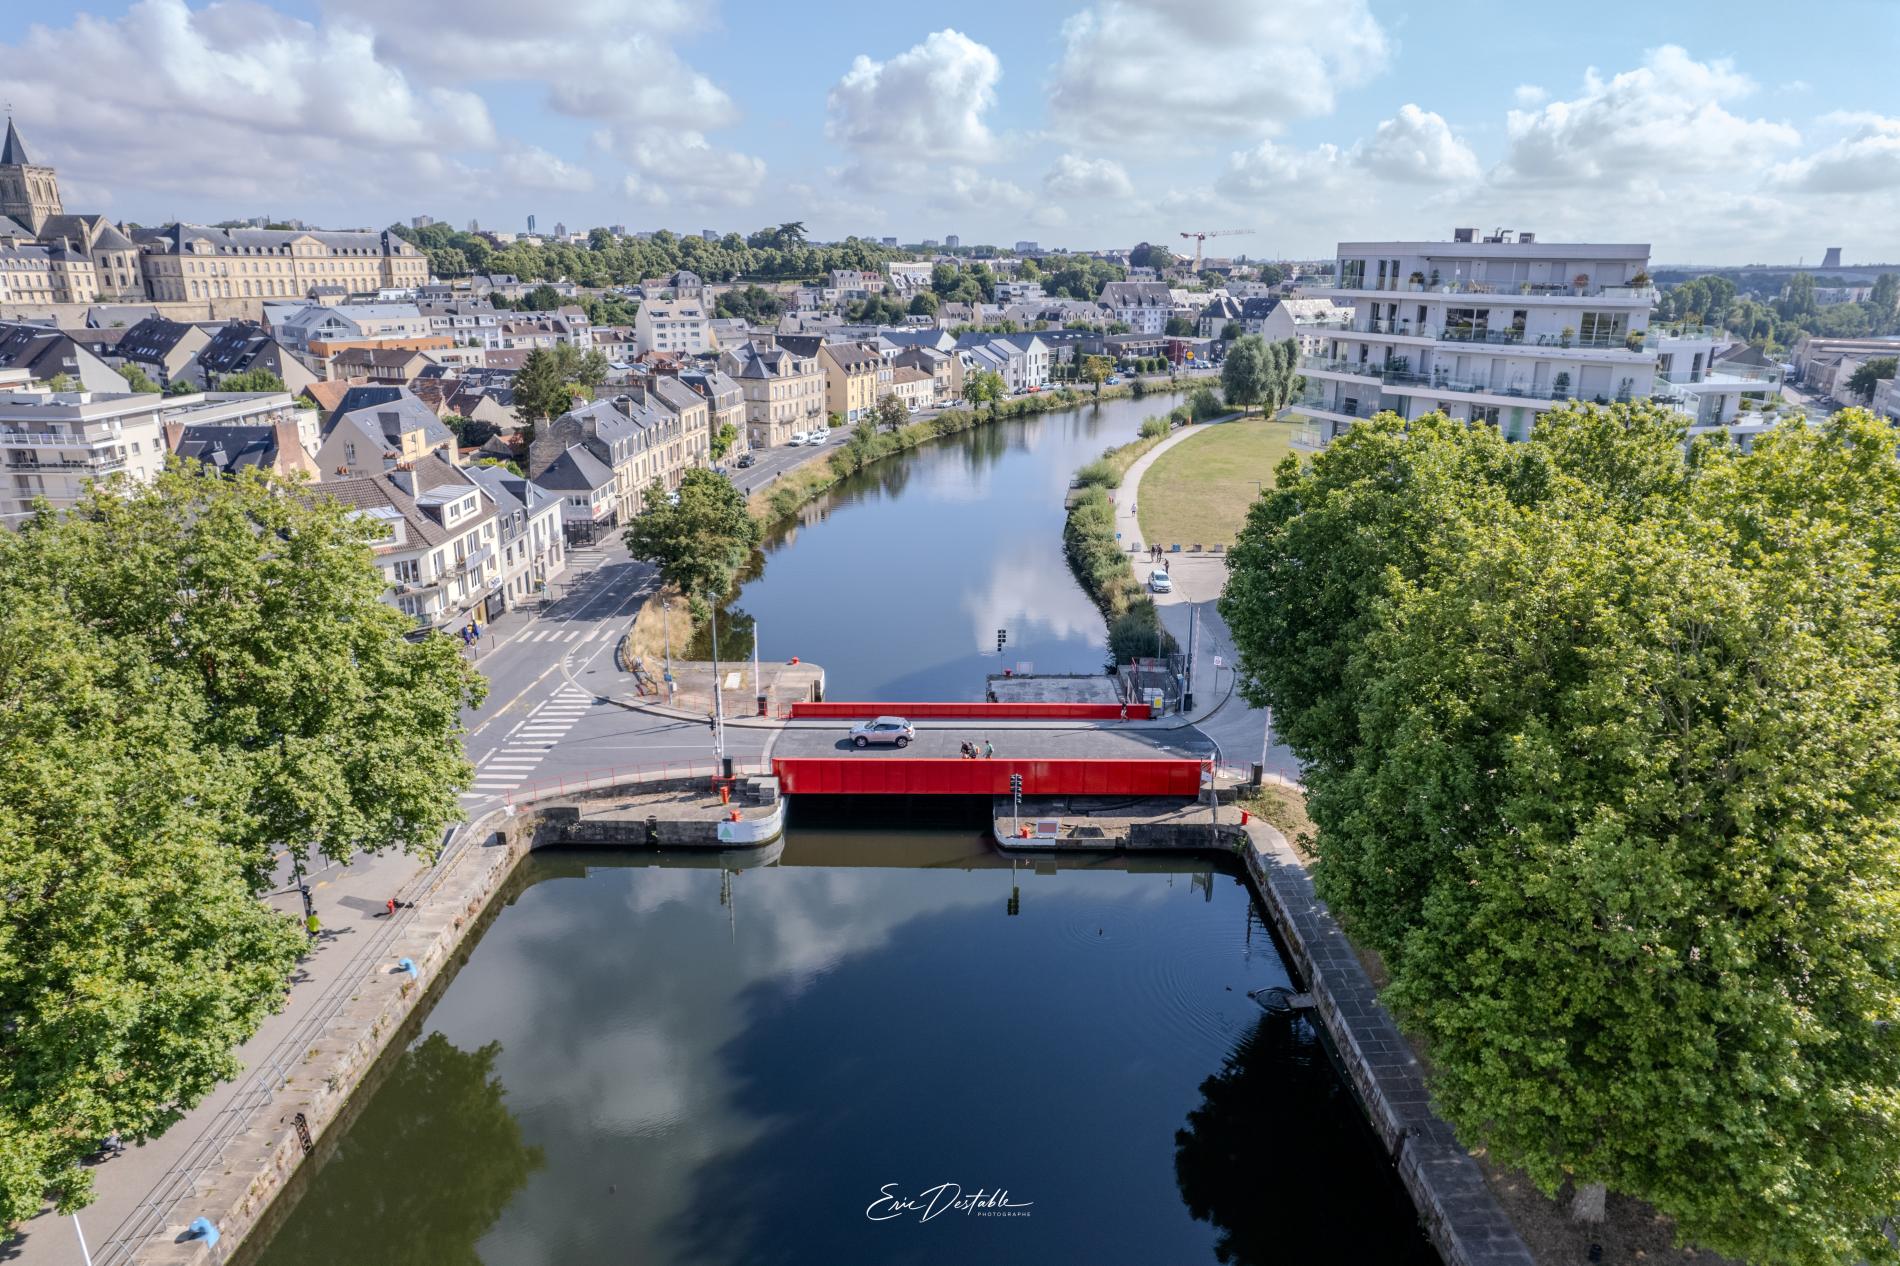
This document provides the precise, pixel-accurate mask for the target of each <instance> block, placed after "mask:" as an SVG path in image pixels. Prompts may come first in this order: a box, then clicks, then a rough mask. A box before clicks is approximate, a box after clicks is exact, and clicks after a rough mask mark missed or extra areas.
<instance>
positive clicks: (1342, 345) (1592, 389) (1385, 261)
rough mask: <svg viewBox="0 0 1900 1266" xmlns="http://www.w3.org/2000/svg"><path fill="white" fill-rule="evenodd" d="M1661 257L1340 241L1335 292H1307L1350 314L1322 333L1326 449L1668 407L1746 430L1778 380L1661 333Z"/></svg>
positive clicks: (1502, 243) (1316, 424)
mask: <svg viewBox="0 0 1900 1266" xmlns="http://www.w3.org/2000/svg"><path fill="white" fill-rule="evenodd" d="M1648 270H1649V247H1648V246H1647V245H1646V244H1633V243H1575V242H1563V243H1553V242H1540V241H1538V240H1536V238H1535V237H1534V236H1533V235H1532V234H1529V233H1515V234H1513V233H1508V232H1507V233H1500V234H1496V235H1494V236H1492V237H1488V238H1485V239H1483V240H1477V237H1476V234H1474V233H1473V232H1472V231H1471V230H1469V229H1460V230H1457V231H1456V233H1455V235H1454V240H1452V241H1450V242H1341V243H1340V244H1339V248H1338V264H1337V271H1336V272H1335V274H1334V276H1333V277H1332V278H1331V279H1330V281H1328V280H1326V279H1321V280H1320V281H1319V282H1318V283H1317V284H1315V283H1313V282H1304V283H1302V289H1303V290H1304V291H1305V292H1306V293H1308V294H1309V295H1312V296H1314V297H1325V298H1331V299H1332V300H1333V301H1334V302H1335V303H1338V304H1340V305H1342V306H1345V307H1348V308H1350V310H1351V311H1350V315H1342V316H1340V317H1337V318H1334V319H1332V320H1329V321H1326V322H1323V323H1319V324H1317V325H1315V326H1313V327H1311V332H1312V333H1314V334H1317V335H1322V336H1323V338H1322V339H1321V341H1320V345H1319V346H1318V347H1317V349H1316V350H1314V351H1312V352H1310V353H1308V354H1306V355H1303V356H1302V357H1301V358H1300V373H1301V374H1302V375H1303V376H1304V377H1305V379H1306V389H1305V391H1304V393H1303V394H1302V395H1301V396H1300V397H1298V398H1297V399H1296V400H1295V401H1294V403H1293V406H1292V408H1293V411H1294V412H1295V413H1297V414H1299V415H1301V416H1303V417H1305V418H1307V419H1309V420H1310V421H1311V422H1312V423H1313V429H1312V430H1311V431H1310V432H1309V433H1307V434H1306V435H1305V436H1303V439H1304V440H1305V441H1306V442H1307V443H1310V444H1323V443H1325V442H1326V441H1328V440H1331V439H1332V438H1334V437H1335V436H1337V435H1339V434H1341V433H1343V432H1344V431H1345V430H1346V429H1347V428H1348V427H1350V426H1351V425H1352V424H1353V423H1354V422H1355V421H1357V420H1359V419H1361V418H1369V417H1371V416H1373V415H1374V414H1375V413H1380V412H1385V411H1388V410H1389V411H1391V412H1394V413H1397V414H1398V415H1399V416H1400V417H1402V418H1415V417H1419V416H1421V415H1423V414H1426V413H1430V412H1433V411H1440V412H1443V413H1445V414H1447V415H1449V416H1451V417H1456V418H1468V419H1471V420H1474V421H1480V422H1485V423H1489V424H1490V425H1493V426H1495V427H1497V428H1498V429H1499V430H1500V431H1501V432H1502V433H1503V434H1504V435H1505V436H1507V437H1509V438H1511V439H1523V438H1526V437H1528V436H1529V434H1530V431H1531V427H1532V426H1533V425H1534V424H1535V421H1536V418H1537V415H1538V414H1539V413H1540V412H1542V411H1543V410H1544V409H1547V408H1549V407H1550V406H1551V404H1552V403H1553V402H1559V401H1565V400H1572V399H1575V400H1582V401H1594V402H1599V403H1605V404H1607V403H1611V402H1614V401H1628V400H1640V399H1650V398H1661V399H1665V400H1668V401H1670V402H1672V403H1675V404H1677V405H1678V407H1681V408H1683V409H1684V410H1685V411H1686V412H1689V413H1691V414H1692V415H1693V416H1695V417H1696V420H1697V422H1698V423H1700V424H1703V425H1716V424H1720V423H1722V422H1725V421H1727V420H1729V419H1730V418H1732V417H1733V416H1734V414H1735V411H1736V409H1737V407H1738V405H1739V402H1740V400H1741V399H1742V398H1743V397H1744V396H1745V395H1748V394H1751V393H1759V392H1762V391H1763V390H1772V386H1773V384H1772V383H1771V382H1769V381H1767V380H1766V379H1767V378H1768V377H1769V375H1768V374H1766V373H1764V372H1763V371H1759V370H1755V369H1751V368H1745V367H1737V368H1736V369H1734V370H1732V371H1722V372H1716V371H1714V370H1713V369H1712V365H1713V362H1714V357H1715V352H1716V350H1717V347H1718V345H1719V344H1720V343H1722V342H1726V341H1727V336H1726V335H1724V334H1722V333H1721V332H1720V331H1715V330H1709V329H1693V330H1678V331H1668V332H1665V331H1664V330H1663V329H1662V328H1660V327H1658V328H1657V329H1655V330H1651V329H1650V322H1649V314H1650V308H1651V306H1652V304H1653V303H1654V302H1655V299H1656V291H1655V290H1654V289H1653V288H1652V287H1651V285H1650V284H1649V273H1648Z"/></svg>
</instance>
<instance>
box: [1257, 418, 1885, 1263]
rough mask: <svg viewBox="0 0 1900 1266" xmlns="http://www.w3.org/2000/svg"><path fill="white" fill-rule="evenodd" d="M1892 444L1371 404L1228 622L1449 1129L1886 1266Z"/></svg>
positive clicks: (1263, 530) (1829, 433)
mask: <svg viewBox="0 0 1900 1266" xmlns="http://www.w3.org/2000/svg"><path fill="white" fill-rule="evenodd" d="M1896 522H1900V441H1897V439H1896V435H1895V433H1894V431H1893V430H1892V429H1891V428H1890V427H1888V426H1886V425H1884V424H1883V423H1881V422H1879V421H1877V420H1876V419H1874V418H1873V417H1871V416H1870V415H1869V414H1867V413H1866V412H1864V411H1861V410H1849V411H1846V412H1844V413H1842V414H1840V415H1838V416H1837V417H1835V418H1834V419H1833V420H1832V421H1831V422H1829V423H1827V424H1826V425H1824V426H1821V427H1812V428H1811V427H1805V426H1802V427H1787V428H1782V429H1779V430H1776V431H1774V432H1771V433H1769V434H1767V435H1764V436H1762V437H1761V438H1759V439H1758V440H1757V441H1756V442H1755V445H1754V448H1753V450H1752V451H1751V452H1748V453H1742V452H1739V451H1737V450H1736V449H1734V448H1732V447H1723V446H1720V445H1718V444H1714V443H1710V442H1706V441H1700V442H1698V443H1697V444H1696V445H1694V446H1692V447H1685V445H1684V443H1683V431H1682V419H1681V418H1680V417H1678V416H1676V415H1674V414H1672V413H1670V412H1669V411H1667V410H1663V409H1658V408H1652V407H1650V406H1647V405H1632V406H1625V405H1618V406H1614V407H1612V408H1607V409H1600V408H1596V407H1592V406H1589V405H1571V406H1560V407H1558V408H1555V409H1553V410H1551V411H1549V412H1547V413H1545V414H1543V415H1542V416H1541V417H1540V418H1539V421H1538V425H1537V428H1536V430H1535V432H1534V433H1533V435H1532V438H1531V439H1530V440H1529V441H1528V442H1524V443H1517V444H1513V443H1508V442H1506V441H1504V440H1503V439H1502V438H1500V437H1499V435H1498V434H1497V432H1496V431H1495V430H1494V429H1493V428H1489V427H1473V426H1469V425H1467V424H1466V423H1463V422H1458V421H1450V420H1447V419H1444V418H1443V417H1440V416H1437V415H1433V416H1430V417H1427V418H1424V419H1415V420H1413V421H1411V422H1409V423H1402V422H1401V421H1400V420H1398V419H1397V418H1394V417H1392V416H1391V415H1383V416H1382V417H1380V418H1375V419H1373V420H1372V421H1370V422H1366V423H1362V424H1360V425H1359V426H1356V427H1354V428H1353V429H1352V430H1351V431H1350V432H1349V433H1347V434H1346V435H1345V436H1344V437H1342V438H1341V439H1339V440H1338V441H1336V442H1335V443H1334V444H1333V445H1332V446H1331V447H1329V448H1328V449H1326V450H1325V451H1324V452H1322V453H1320V454H1319V455H1318V456H1317V457H1316V458H1314V459H1313V460H1312V462H1311V463H1310V464H1309V465H1307V466H1305V467H1302V466H1301V464H1300V463H1299V462H1298V461H1295V460H1292V459H1289V460H1288V461H1287V462H1285V463H1283V464H1282V465H1281V467H1280V469H1279V471H1278V476H1277V485H1276V487H1274V488H1272V489H1270V490H1269V491H1268V492H1267V493H1266V494H1265V495H1264V496H1263V497H1262V498H1261V499H1260V500H1259V501H1257V502H1256V503H1255V504H1254V506H1253V508H1252V509H1251V510H1250V511H1249V514H1248V519H1247V524H1246V527H1245V529H1244V530H1243V532H1242V533H1241V536H1240V539H1239V541H1238V543H1237V544H1236V546H1235V548H1234V550H1233V553H1232V555H1231V558H1230V567H1231V574H1230V579H1229V582H1228V585H1227V589H1226V592H1225V594H1224V595H1223V597H1222V598H1221V601H1220V609H1221V612H1222V614H1223V616H1225V618H1226V620H1227V622H1228V624H1229V626H1230V627H1231V629H1232V630H1233V634H1234V638H1235V643H1236V646H1237V647H1238V649H1239V652H1240V671H1241V689H1242V692H1243V693H1244V695H1245V696H1246V697H1247V698H1248V699H1249V700H1250V701H1251V702H1252V703H1254V704H1255V705H1256V706H1271V707H1272V708H1273V709H1274V719H1275V721H1276V724H1277V726H1278V732H1279V733H1280V734H1281V735H1282V736H1283V737H1284V738H1285V739H1286V741H1287V742H1288V743H1289V744H1290V745H1291V746H1292V748H1293V750H1294V751H1295V752H1296V753H1297V754H1298V756H1299V757H1300V759H1301V761H1302V762H1303V763H1304V766H1305V770H1306V787H1307V791H1308V806H1309V811H1310V813H1311V816H1312V818H1313V821H1314V822H1315V823H1316V824H1317V826H1318V836H1317V839H1316V840H1315V841H1314V848H1315V850H1316V852H1317V856H1318V866H1317V871H1316V880H1317V882H1318V885H1319V888H1320V891H1321V893H1322V894H1323V895H1324V896H1325V898H1326V899H1327V900H1328V901H1329V902H1330V903H1331V904H1332V907H1333V909H1334V910H1335V911H1336V912H1337V913H1338V914H1339V916H1340V917H1341V918H1342V920H1343V921H1344V922H1345V924H1346V925H1347V927H1348V928H1349V929H1350V931H1351V932H1352V934H1353V936H1354V938H1355V939H1356V940H1358V941H1359V942H1360V943H1361V944H1363V945H1365V946H1366V947H1368V948H1370V949H1372V950H1375V951H1377V952H1378V953H1379V954H1380V955H1381V956H1382V957H1383V960H1384V963H1385V966H1386V968H1387V970H1388V971H1389V973H1390V978H1391V984H1390V988H1389V990H1388V992H1387V998H1388V1000H1389V1001H1390V1002H1391V1003H1392V1004H1393V1006H1394V1009H1395V1011H1396V1013H1397V1014H1398V1015H1399V1017H1400V1018H1401V1021H1402V1023H1403V1024H1404V1025H1405V1026H1406V1027H1407V1029H1408V1030H1409V1031H1410V1032H1411V1033H1412V1034H1413V1035H1414V1036H1415V1037H1416V1038H1418V1039H1419V1040H1420V1041H1421V1042H1422V1043H1423V1046H1424V1048H1425V1053H1426V1055H1427V1058H1428V1059H1429V1061H1430V1064H1431V1066H1432V1068H1433V1072H1434V1076H1433V1091H1434V1099H1435V1102H1436V1104H1437V1106H1438V1107H1439V1109H1440V1110H1441V1111H1442V1112H1443V1113H1444V1114H1445V1116H1446V1117H1447V1118H1448V1119H1449V1120H1450V1121H1451V1122H1452V1123H1453V1125H1454V1126H1455V1127H1456V1128H1457V1130H1458V1132H1459V1135H1460V1137H1461V1139H1462V1140H1463V1141H1465V1142H1466V1143H1468V1144H1470V1145H1473V1146H1476V1145H1482V1146H1484V1147H1486V1148H1487V1149H1489V1151H1490V1154H1491V1155H1492V1156H1493V1157H1494V1158H1496V1159H1497V1160H1499V1161H1500V1162H1503V1163H1505V1164H1510V1165H1518V1166H1522V1167H1523V1168H1524V1169H1525V1170H1527V1171H1528V1173H1529V1174H1530V1176H1531V1177H1532V1178H1533V1179H1534V1180H1535V1181H1536V1182H1537V1184H1538V1185H1539V1186H1540V1187H1542V1188H1543V1189H1544V1190H1545V1191H1546V1192H1555V1191H1556V1190H1557V1189H1558V1188H1559V1187H1560V1186H1562V1185H1563V1184H1565V1183H1566V1182H1567V1183H1571V1184H1574V1185H1576V1186H1577V1187H1579V1188H1588V1187H1590V1186H1591V1185H1593V1184H1604V1185H1606V1186H1607V1187H1608V1188H1609V1189H1611V1190H1615V1191H1619V1192H1623V1193H1626V1194H1628V1195H1631V1196H1635V1197H1639V1198H1641V1199H1643V1200H1646V1201H1648V1202H1649V1203H1650V1204H1652V1205H1653V1206H1654V1207H1655V1208H1657V1209H1658V1210H1660V1211H1661V1212H1663V1213H1665V1214H1667V1215H1669V1216H1670V1217H1672V1218H1674V1219H1675V1220H1676V1223H1677V1227H1678V1231H1679V1233H1680V1234H1681V1235H1682V1236H1684V1237H1685V1238H1687V1239H1688V1240H1691V1241H1694V1242H1696V1243H1699V1244H1702V1245H1705V1246H1707V1247H1710V1248H1713V1249H1715V1250H1717V1251H1719V1252H1722V1253H1725V1254H1729V1255H1731V1256H1735V1257H1739V1258H1743V1259H1745V1260H1748V1261H1752V1262H1764V1263H1766V1262H1775V1263H1782V1264H1785V1266H1823V1264H1825V1266H1840V1264H1844V1263H1848V1262H1854V1261H1862V1260H1865V1261H1873V1262H1893V1261H1895V1260H1900V1250H1896V1247H1895V1244H1894V1242H1893V1241H1892V1240H1891V1239H1890V1238H1889V1236H1888V1234H1887V1232H1886V1231H1885V1230H1884V1229H1883V1228H1884V1227H1885V1226H1887V1225H1889V1224H1890V1219H1892V1218H1893V1216H1894V1213H1895V1210H1897V1209H1900V1024H1896V1021H1900V918H1897V917H1896V913H1897V912H1900V725H1896V720H1897V719H1900V637H1897V636H1896V633H1895V630H1896V629H1900V533H1897V532H1896V531H1895V530H1894V524H1895V523H1896Z"/></svg>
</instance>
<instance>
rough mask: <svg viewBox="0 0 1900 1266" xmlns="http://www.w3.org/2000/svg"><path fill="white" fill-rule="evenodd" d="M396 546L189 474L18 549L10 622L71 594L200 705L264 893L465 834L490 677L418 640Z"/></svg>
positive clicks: (316, 492)
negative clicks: (301, 868)
mask: <svg viewBox="0 0 1900 1266" xmlns="http://www.w3.org/2000/svg"><path fill="white" fill-rule="evenodd" d="M383 530H384V529H381V528H380V527H378V526H376V525H375V524H373V523H372V522H370V521H368V520H365V519H363V518H361V517H359V516H356V515H354V514H352V513H351V512H350V511H349V509H348V507H345V506H342V505H339V504H337V503H335V502H333V501H330V500H329V499H328V498H326V497H324V496H323V495H322V490H321V488H316V489H312V490H309V491H306V492H303V493H297V494H295V495H293V490H292V489H291V488H290V487H289V486H287V485H285V484H283V483H281V482H276V481H271V480H267V479H264V478H261V477H256V476H246V477H243V478H224V477H221V476H219V475H217V474H216V473H215V472H213V471H211V470H210V469H209V468H208V467H203V466H199V465H197V464H195V463H181V464H177V465H174V466H172V467H170V468H168V469H167V470H165V471H164V472H163V473H162V474H161V475H160V476H159V477H158V479H157V480H156V481H154V482H153V483H152V484H150V485H145V486H130V485H125V484H114V485H111V486H109V487H103V488H100V489H98V490H95V491H94V492H93V493H92V494H91V495H89V496H88V497H87V498H86V499H85V500H84V501H83V502H82V503H81V504H80V505H79V506H78V507H76V508H75V509H74V511H73V512H72V513H70V514H69V515H67V516H65V517H63V518H62V517H56V516H54V515H52V514H51V513H50V512H49V513H44V514H41V515H39V516H37V517H35V518H34V519H32V520H30V521H28V522H27V523H26V524H24V525H23V526H22V528H21V530H20V531H19V532H18V533H17V534H14V535H9V536H4V537H0V608H4V606H6V605H9V604H10V601H11V598H10V596H9V595H11V594H14V593H18V592H36V591H37V592H52V593H60V594H62V595H64V597H65V600H66V601H67V602H68V603H69V604H70V605H71V607H72V608H73V610H74V612H75V613H76V618H77V619H79V620H81V621H82V622H84V623H85V624H87V625H88V626H90V627H93V628H95V629H99V630H101V631H102V632H103V633H105V634H107V635H109V636H110V638H111V639H112V646H113V647H114V649H115V653H116V651H117V650H119V649H124V650H126V651H127V653H131V652H132V651H137V652H139V653H141V654H143V655H145V656H147V657H149V658H150V659H151V660H152V662H153V663H155V664H157V665H158V666H159V667H160V669H162V670H163V671H164V672H165V673H166V674H168V680H169V681H171V683H172V684H173V687H174V688H176V689H179V690H185V691H189V692H190V694H191V696H192V697H193V698H195V699H197V700H199V701H200V704H201V708H202V715H201V716H200V717H199V719H198V722H197V724H196V726H195V728H194V732H193V744H192V747H191V749H190V750H192V751H193V752H196V753H198V754H200V755H201V756H202V757H203V758H205V759H207V760H209V759H213V758H215V759H216V760H217V761H219V762H220V763H221V764H222V765H224V766H225V767H226V772H227V776H228V777H230V778H232V779H233V785H234V786H235V787H236V788H237V789H238V791H239V792H241V794H242V802H241V803H242V812H241V813H239V814H236V815H233V816H232V817H231V818H230V819H229V820H227V821H226V822H225V825H224V838H225V842H226V843H227V844H228V845H229V846H230V847H231V848H232V849H233V850H234V851H235V853H236V855H237V856H238V858H239V859H240V861H241V862H242V864H243V865H244V866H245V867H246V873H247V874H248V875H249V876H250V878H251V881H252V883H253V886H258V887H261V886H262V885H263V884H264V883H265V882H266V880H267V878H268V876H269V874H270V869H271V857H272V854H273V853H274V852H275V851H277V850H278V849H287V850H289V851H290V852H291V853H292V854H293V855H296V856H298V857H300V858H301V857H305V856H307V855H308V854H309V853H310V852H312V851H315V852H318V853H321V854H322V855H323V856H325V857H328V858H331V859H334V860H337V861H347V860H348V859H349V858H350V857H351V856H352V855H353V854H354V853H355V852H356V851H357V850H359V849H379V848H386V847H391V846H396V847H401V848H405V849H409V850H411V851H416V852H422V853H427V852H429V851H431V850H432V849H433V848H434V847H435V846H436V843H437V837H438V836H439V835H440V833H441V831H442V829H443V828H444V827H445V826H447V825H448V824H449V823H451V822H453V821H455V820H457V819H458V818H459V817H460V816H461V811H460V808H459V806H458V804H457V799H456V797H457V795H458V793H459V792H460V791H461V790H462V789H463V787H464V786H465V785H466V784H467V782H468V779H469V766H468V763H467V761H466V760H465V759H464V758H463V756H462V752H461V745H460V743H459V741H458V739H459V736H460V733H461V711H462V709H463V708H464V707H465V706H469V705H472V704H474V703H478V702H480V699H481V696H482V692H483V689H484V686H483V682H482V678H481V675H480V674H479V673H477V672H475V670H474V669H473V668H472V667H470V666H469V665H468V664H467V663H466V661H465V660H464V659H463V658H462V657H461V656H460V654H459V653H458V652H457V649H456V648H455V646H454V645H453V643H452V642H451V640H450V639H448V638H441V637H429V638H424V639H422V640H420V641H409V640H407V638H406V637H405V635H406V634H408V633H410V632H412V631H413V629H414V624H413V622H412V621H411V620H410V619H409V618H408V617H406V616H404V615H403V614H402V613H401V612H399V611H397V610H395V609H394V608H392V607H390V606H388V605H386V604H385V603H384V602H383V601H382V595H383V593H384V591H385V590H386V589H387V587H388V582H387V581H386V580H385V579H384V578H383V576H382V573H381V572H380V570H379V569H377V568H376V567H375V566H374V563H373V560H372V554H371V548H372V545H373V543H374V542H375V541H376V540H377V539H379V538H380V536H381V535H382V532H383Z"/></svg>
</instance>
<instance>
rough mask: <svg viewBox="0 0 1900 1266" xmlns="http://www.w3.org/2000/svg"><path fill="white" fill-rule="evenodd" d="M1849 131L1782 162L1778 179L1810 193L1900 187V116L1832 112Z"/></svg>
mask: <svg viewBox="0 0 1900 1266" xmlns="http://www.w3.org/2000/svg"><path fill="white" fill-rule="evenodd" d="M1824 122H1827V123H1831V124H1836V125H1844V126H1846V127H1848V128H1849V129H1851V130H1850V132H1849V134H1848V135H1847V136H1845V137H1843V138H1842V139H1840V140H1838V141H1835V142H1834V143H1833V144H1831V145H1828V146H1825V147H1823V148H1822V149H1819V150H1817V151H1815V152H1814V153H1812V154H1807V155H1804V156H1802V157H1800V158H1797V159H1794V160H1793V161H1791V162H1788V163H1786V164H1783V165H1782V166H1781V167H1779V168H1777V169H1776V171H1775V173H1774V179H1775V183H1776V184H1779V185H1784V186H1787V187H1789V188H1793V189H1800V190H1803V191H1805V192H1808V193H1873V192H1875V191H1878V190H1886V189H1900V118H1889V117H1887V116H1884V115H1878V114H1850V115H1832V116H1829V118H1828V119H1826V120H1824Z"/></svg>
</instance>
